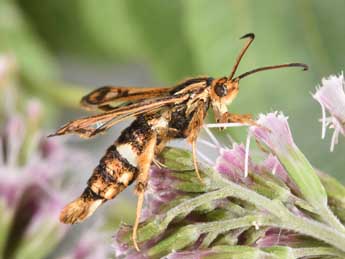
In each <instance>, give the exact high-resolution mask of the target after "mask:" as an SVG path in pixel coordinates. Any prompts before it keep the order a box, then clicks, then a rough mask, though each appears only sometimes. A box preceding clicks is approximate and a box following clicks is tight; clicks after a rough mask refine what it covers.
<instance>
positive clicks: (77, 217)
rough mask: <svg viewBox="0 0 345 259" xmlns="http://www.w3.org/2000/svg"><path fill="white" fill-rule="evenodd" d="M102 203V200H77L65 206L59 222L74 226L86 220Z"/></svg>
mask: <svg viewBox="0 0 345 259" xmlns="http://www.w3.org/2000/svg"><path fill="white" fill-rule="evenodd" d="M102 203H103V200H102V199H98V200H91V199H85V198H82V197H80V198H78V199H76V200H74V201H72V202H71V203H69V204H67V205H66V206H65V207H64V208H63V209H62V211H61V213H60V221H61V222H62V223H65V224H75V223H78V222H80V221H83V220H84V219H86V218H88V217H89V216H91V215H92V214H93V212H94V211H95V210H96V209H97V208H98V206H99V205H101V204H102Z"/></svg>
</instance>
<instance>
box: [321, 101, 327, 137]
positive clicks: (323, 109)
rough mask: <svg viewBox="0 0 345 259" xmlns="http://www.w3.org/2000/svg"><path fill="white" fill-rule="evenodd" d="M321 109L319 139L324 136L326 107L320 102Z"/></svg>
mask: <svg viewBox="0 0 345 259" xmlns="http://www.w3.org/2000/svg"><path fill="white" fill-rule="evenodd" d="M320 105H321V111H322V131H321V139H324V138H325V136H326V126H327V125H326V109H325V106H324V105H323V104H322V103H321V102H320Z"/></svg>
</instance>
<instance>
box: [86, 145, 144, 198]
mask: <svg viewBox="0 0 345 259" xmlns="http://www.w3.org/2000/svg"><path fill="white" fill-rule="evenodd" d="M137 175H138V169H137V168H136V167H135V166H133V165H131V164H130V163H129V162H128V161H127V159H126V158H124V157H122V156H121V155H120V153H119V152H118V151H117V149H116V146H115V145H114V144H113V145H112V146H110V147H109V148H108V150H107V152H106V153H105V155H104V156H103V157H102V159H101V160H100V163H99V165H98V166H97V167H96V168H95V169H94V171H93V174H92V176H91V177H90V178H89V180H88V187H87V188H86V189H85V191H84V193H85V192H86V191H87V189H88V188H89V189H90V190H92V192H93V193H95V194H96V195H97V197H98V198H99V197H101V198H102V199H106V200H109V199H113V198H114V197H115V196H116V195H117V194H118V193H120V192H121V191H122V190H123V189H125V188H126V187H127V186H128V185H130V184H131V183H132V182H133V181H134V180H135V178H136V177H137ZM89 197H91V196H89ZM92 197H95V198H96V196H92Z"/></svg>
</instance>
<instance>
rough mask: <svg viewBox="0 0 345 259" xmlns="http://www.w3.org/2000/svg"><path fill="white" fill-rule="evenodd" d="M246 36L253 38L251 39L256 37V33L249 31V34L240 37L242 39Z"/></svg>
mask: <svg viewBox="0 0 345 259" xmlns="http://www.w3.org/2000/svg"><path fill="white" fill-rule="evenodd" d="M245 38H251V39H254V38H255V34H254V33H252V32H250V33H247V34H245V35H243V36H242V37H241V38H240V40H242V39H245Z"/></svg>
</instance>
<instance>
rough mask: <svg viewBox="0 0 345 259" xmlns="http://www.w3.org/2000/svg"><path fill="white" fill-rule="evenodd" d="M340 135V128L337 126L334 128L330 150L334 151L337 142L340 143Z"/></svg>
mask: <svg viewBox="0 0 345 259" xmlns="http://www.w3.org/2000/svg"><path fill="white" fill-rule="evenodd" d="M338 135H339V130H338V129H337V128H335V129H334V132H333V136H332V141H331V148H330V151H331V152H333V151H334V146H335V144H337V143H338Z"/></svg>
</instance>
